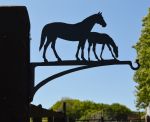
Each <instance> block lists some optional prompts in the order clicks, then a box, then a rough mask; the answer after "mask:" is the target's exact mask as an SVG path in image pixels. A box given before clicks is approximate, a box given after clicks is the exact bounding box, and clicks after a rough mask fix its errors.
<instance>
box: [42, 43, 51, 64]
mask: <svg viewBox="0 0 150 122" xmlns="http://www.w3.org/2000/svg"><path fill="white" fill-rule="evenodd" d="M49 44H50V41H49V40H47V41H46V43H45V45H44V51H43V59H44V62H48V60H47V59H46V50H47V48H48V46H49Z"/></svg>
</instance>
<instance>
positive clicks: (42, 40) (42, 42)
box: [39, 27, 46, 51]
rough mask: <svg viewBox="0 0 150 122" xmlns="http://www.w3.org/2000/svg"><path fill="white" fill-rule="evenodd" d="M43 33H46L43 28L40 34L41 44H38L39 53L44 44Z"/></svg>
mask: <svg viewBox="0 0 150 122" xmlns="http://www.w3.org/2000/svg"><path fill="white" fill-rule="evenodd" d="M45 31H46V29H45V27H44V28H43V30H42V33H41V42H40V47H39V51H40V50H41V49H42V47H43V45H44V42H45V38H46V32H45Z"/></svg>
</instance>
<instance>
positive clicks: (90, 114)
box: [52, 98, 131, 120]
mask: <svg viewBox="0 0 150 122" xmlns="http://www.w3.org/2000/svg"><path fill="white" fill-rule="evenodd" d="M63 102H66V104H67V115H68V116H69V117H70V118H72V119H93V118H97V119H99V118H101V117H102V116H104V119H105V120H106V119H107V120H108V119H112V120H122V119H123V120H126V119H127V116H128V114H130V113H131V110H130V109H129V108H127V107H126V106H123V105H120V104H118V103H115V104H112V105H107V104H100V103H94V102H92V101H88V100H87V101H79V100H77V99H69V98H67V99H62V100H60V101H58V102H57V103H56V104H55V105H53V107H52V109H53V110H55V111H62V108H63V107H62V105H63Z"/></svg>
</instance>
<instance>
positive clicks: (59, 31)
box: [39, 12, 106, 62]
mask: <svg viewBox="0 0 150 122" xmlns="http://www.w3.org/2000/svg"><path fill="white" fill-rule="evenodd" d="M96 23H97V24H100V25H102V27H105V26H106V22H105V21H104V19H103V16H102V13H100V12H99V13H98V14H94V15H92V16H90V17H87V18H86V19H84V20H83V21H82V22H79V23H76V24H66V23H61V22H55V23H50V24H47V25H45V26H44V28H43V30H42V34H41V43H40V47H39V50H41V48H42V47H43V46H44V51H43V59H44V62H48V60H47V59H46V50H47V47H48V46H49V44H50V43H52V44H51V48H52V49H53V51H54V54H55V56H56V58H57V59H58V61H61V58H60V57H59V56H58V54H57V52H56V49H55V43H56V39H57V37H59V38H62V39H65V40H70V41H79V44H78V48H77V52H76V58H77V60H80V59H79V57H78V54H79V50H80V49H81V50H82V52H81V58H82V60H86V59H85V58H84V45H85V41H86V38H87V36H88V33H89V32H90V31H91V30H92V28H93V26H94V25H95V24H96ZM46 38H47V40H46ZM45 40H46V42H45ZM44 43H45V44H44Z"/></svg>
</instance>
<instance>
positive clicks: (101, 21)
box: [95, 12, 107, 27]
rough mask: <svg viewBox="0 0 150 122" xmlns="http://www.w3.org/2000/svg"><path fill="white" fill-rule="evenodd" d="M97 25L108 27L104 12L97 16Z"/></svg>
mask: <svg viewBox="0 0 150 122" xmlns="http://www.w3.org/2000/svg"><path fill="white" fill-rule="evenodd" d="M95 23H97V24H100V25H101V26H102V27H106V25H107V24H106V22H105V20H104V18H103V16H102V12H98V13H97V14H95Z"/></svg>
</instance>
